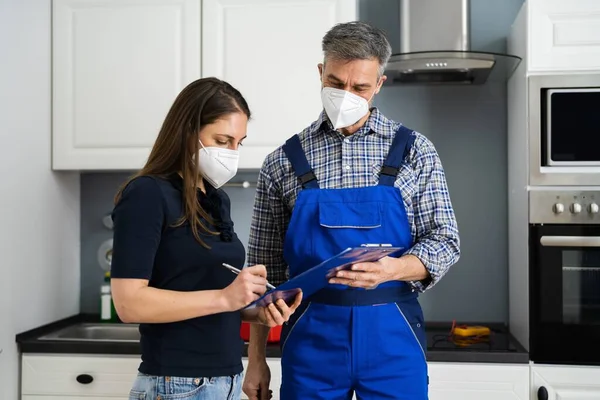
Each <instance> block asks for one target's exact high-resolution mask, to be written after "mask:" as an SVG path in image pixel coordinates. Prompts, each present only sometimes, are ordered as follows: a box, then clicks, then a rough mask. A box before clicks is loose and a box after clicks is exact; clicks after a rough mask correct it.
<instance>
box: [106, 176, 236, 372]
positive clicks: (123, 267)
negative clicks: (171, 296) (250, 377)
mask: <svg viewBox="0 0 600 400" xmlns="http://www.w3.org/2000/svg"><path fill="white" fill-rule="evenodd" d="M205 186H206V195H205V194H204V193H202V192H201V191H200V190H198V198H199V201H200V204H201V205H202V207H203V208H204V210H206V211H207V212H208V213H209V214H210V215H211V216H212V217H213V218H214V220H215V223H214V224H215V225H216V226H213V225H208V224H207V226H208V227H210V229H211V230H216V231H218V232H220V235H211V234H202V236H201V237H202V238H203V240H204V242H205V243H206V244H207V245H209V246H210V247H211V248H210V249H207V248H206V247H203V246H202V245H201V244H200V243H198V242H197V241H196V240H195V239H194V236H193V234H192V230H191V228H190V225H189V224H188V223H186V224H184V225H182V226H180V227H177V228H174V227H172V225H173V224H174V222H175V221H177V220H178V219H179V218H180V217H181V216H182V215H183V180H182V179H181V177H179V175H173V176H170V177H168V178H166V179H165V178H158V177H150V176H143V177H138V178H136V179H134V180H133V181H132V182H131V183H130V184H129V185H127V187H126V188H125V190H124V191H123V195H122V197H121V200H120V201H119V203H118V204H117V205H116V206H115V208H114V210H113V214H112V218H113V221H114V239H113V258H112V265H111V275H112V277H113V278H133V279H148V280H149V285H150V286H152V287H155V288H159V289H167V290H176V291H195V290H211V289H222V288H224V287H226V286H227V285H229V284H230V283H231V282H233V280H234V279H235V274H233V273H232V272H231V271H229V270H228V269H226V268H224V267H223V266H221V264H222V263H224V262H225V263H228V264H230V265H233V266H235V267H237V268H242V267H243V264H244V261H245V257H246V254H245V250H244V246H243V245H242V243H241V242H240V240H239V239H238V237H237V235H236V234H235V232H234V230H233V222H232V221H231V217H230V207H231V203H230V200H229V197H228V196H227V194H226V193H225V192H224V191H223V190H217V189H215V188H213V187H212V186H210V184H209V183H208V182H206V181H205ZM240 325H241V315H240V312H239V311H236V312H229V313H221V314H214V315H209V316H205V317H200V318H194V319H190V320H187V321H181V322H174V323H165V324H140V333H141V348H142V363H141V365H140V368H139V371H140V372H142V373H145V374H148V375H158V376H181V377H216V376H231V375H236V374H239V373H240V372H242V362H241V356H242V346H243V342H242V340H241V338H240Z"/></svg>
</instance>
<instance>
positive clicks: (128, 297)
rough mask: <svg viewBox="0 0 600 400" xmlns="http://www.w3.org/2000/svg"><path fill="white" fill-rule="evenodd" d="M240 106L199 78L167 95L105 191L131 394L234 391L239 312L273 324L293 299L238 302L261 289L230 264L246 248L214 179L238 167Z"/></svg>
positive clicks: (248, 272)
mask: <svg viewBox="0 0 600 400" xmlns="http://www.w3.org/2000/svg"><path fill="white" fill-rule="evenodd" d="M249 118H250V110H249V109H248V105H247V104H246V101H245V100H244V98H243V97H242V95H241V94H240V93H239V92H238V91H237V90H236V89H234V88H233V87H232V86H231V85H229V84H228V83H226V82H223V81H220V80H218V79H215V78H206V79H200V80H197V81H195V82H193V83H191V84H190V85H189V86H187V87H186V88H185V89H184V90H183V91H182V92H181V93H180V94H179V96H178V97H177V98H176V99H175V102H174V103H173V105H172V107H171V109H170V111H169V112H168V114H167V116H166V119H165V121H164V123H163V125H162V128H161V130H160V132H159V134H158V138H157V140H156V143H155V144H154V147H153V149H152V152H151V153H150V156H149V158H148V162H147V163H146V165H145V166H144V168H143V169H142V170H141V171H140V172H139V173H138V174H137V175H136V176H135V177H134V178H132V179H131V180H130V181H128V182H127V183H126V184H125V185H124V186H123V188H121V190H119V192H118V193H117V195H116V198H115V204H116V205H115V208H114V211H113V214H112V217H113V221H114V240H113V259H112V266H111V274H112V293H113V298H114V302H115V306H116V310H117V313H118V315H119V317H120V318H121V320H123V322H135V323H140V333H141V350H142V363H141V365H140V367H139V372H140V373H139V375H138V378H137V379H136V381H135V383H134V386H133V388H132V390H131V398H132V399H148V400H150V399H153V400H154V399H162V400H168V399H198V400H200V399H211V400H212V399H219V400H221V399H239V398H240V396H241V381H242V379H241V376H240V375H241V373H242V363H241V356H242V346H243V343H242V341H241V339H240V325H241V320H242V319H244V320H246V321H251V322H257V323H262V324H265V325H268V326H275V325H281V324H283V323H284V322H285V321H287V320H288V318H289V316H290V314H291V313H292V312H293V311H294V310H295V309H296V307H297V306H298V305H299V304H300V301H301V295H298V297H297V298H296V301H295V303H294V304H293V305H292V306H290V307H288V306H287V305H286V304H285V303H284V302H283V301H280V302H279V303H278V304H277V306H275V305H273V304H271V305H269V307H267V308H261V309H255V310H252V311H248V310H244V311H241V312H240V311H239V310H240V309H242V308H244V307H245V306H246V305H248V304H249V303H250V302H252V301H254V300H256V299H257V298H259V297H260V295H262V294H263V293H264V292H265V290H266V283H267V281H266V270H265V267H264V266H263V265H256V266H253V267H248V268H244V269H243V270H242V272H241V273H240V274H239V275H237V276H236V275H235V274H234V273H232V272H231V271H230V270H228V269H226V268H225V267H223V266H222V263H227V264H230V265H233V266H235V267H237V268H242V266H243V264H244V260H245V251H244V247H243V245H242V243H241V242H240V240H239V239H238V237H237V235H236V234H235V232H234V230H233V222H232V221H231V218H230V201H229V198H228V196H227V194H226V193H225V192H224V191H223V190H221V189H219V188H220V186H222V185H223V184H224V183H225V182H227V181H228V180H229V179H231V178H232V177H233V176H234V175H235V173H236V170H237V160H238V146H240V145H241V142H242V141H243V140H244V138H245V137H246V127H247V123H248V119H249Z"/></svg>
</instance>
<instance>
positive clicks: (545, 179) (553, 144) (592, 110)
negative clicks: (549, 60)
mask: <svg viewBox="0 0 600 400" xmlns="http://www.w3.org/2000/svg"><path fill="white" fill-rule="evenodd" d="M528 100H529V107H528V108H529V152H530V154H529V160H530V185H533V186H535V185H557V186H564V185H579V186H586V185H591V186H597V185H600V73H595V74H592V73H587V74H584V73H573V74H564V75H536V76H529V78H528Z"/></svg>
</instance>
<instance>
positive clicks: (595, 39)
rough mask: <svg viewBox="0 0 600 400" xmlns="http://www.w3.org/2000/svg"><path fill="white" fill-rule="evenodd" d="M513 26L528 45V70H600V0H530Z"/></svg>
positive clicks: (526, 50)
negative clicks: (516, 25)
mask: <svg viewBox="0 0 600 400" xmlns="http://www.w3.org/2000/svg"><path fill="white" fill-rule="evenodd" d="M521 13H522V14H523V17H522V18H517V20H516V21H515V23H516V24H518V25H523V27H515V26H513V31H517V32H519V35H520V37H519V38H518V40H520V41H523V43H526V44H527V45H526V46H524V52H525V54H517V55H519V56H521V57H523V58H525V59H526V63H527V71H528V72H531V73H544V72H555V71H561V72H569V71H572V72H577V71H592V70H598V69H600V1H598V0H568V1H565V0H528V1H527V2H525V4H524V5H523V8H522V10H521Z"/></svg>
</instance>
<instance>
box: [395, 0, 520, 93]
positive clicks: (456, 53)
mask: <svg viewBox="0 0 600 400" xmlns="http://www.w3.org/2000/svg"><path fill="white" fill-rule="evenodd" d="M400 32H401V33H400V53H398V54H394V55H392V57H391V58H390V61H389V63H388V66H387V68H386V72H385V74H386V75H387V77H388V79H387V81H386V84H388V85H390V84H391V85H399V84H420V85H428V84H467V85H468V84H473V85H477V84H482V83H485V82H486V81H488V80H494V81H505V80H506V79H507V77H509V76H510V75H511V74H512V72H513V71H514V70H515V68H516V67H517V65H518V64H519V62H520V61H521V59H520V58H519V57H517V56H513V55H509V54H498V53H489V52H478V51H471V50H470V37H469V0H400Z"/></svg>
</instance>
